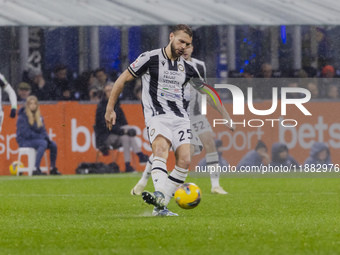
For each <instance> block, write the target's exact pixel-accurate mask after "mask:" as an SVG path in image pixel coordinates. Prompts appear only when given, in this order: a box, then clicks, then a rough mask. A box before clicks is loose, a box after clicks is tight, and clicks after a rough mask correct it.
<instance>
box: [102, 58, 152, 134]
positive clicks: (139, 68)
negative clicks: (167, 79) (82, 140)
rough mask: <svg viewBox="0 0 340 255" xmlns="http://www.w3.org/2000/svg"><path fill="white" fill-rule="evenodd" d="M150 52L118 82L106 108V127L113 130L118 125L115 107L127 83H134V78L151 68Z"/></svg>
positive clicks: (128, 69)
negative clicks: (113, 126)
mask: <svg viewBox="0 0 340 255" xmlns="http://www.w3.org/2000/svg"><path fill="white" fill-rule="evenodd" d="M149 60H150V55H149V52H144V53H143V54H141V55H140V56H139V57H138V58H137V59H136V60H135V62H133V63H132V64H131V65H130V66H129V67H128V68H127V69H126V70H125V71H124V72H123V73H122V74H121V75H120V76H119V78H118V79H117V80H116V82H115V84H114V85H113V89H112V91H111V94H110V98H109V102H108V103H107V106H106V113H105V121H106V126H107V127H108V128H109V129H110V130H111V129H112V125H114V124H115V123H116V113H115V112H114V110H113V109H114V107H115V105H116V103H117V100H118V97H119V95H120V94H121V93H122V91H123V89H124V86H125V83H127V82H129V81H132V80H133V79H134V78H137V77H140V76H142V75H143V74H144V73H145V72H146V71H147V70H148V68H149V63H150V61H149Z"/></svg>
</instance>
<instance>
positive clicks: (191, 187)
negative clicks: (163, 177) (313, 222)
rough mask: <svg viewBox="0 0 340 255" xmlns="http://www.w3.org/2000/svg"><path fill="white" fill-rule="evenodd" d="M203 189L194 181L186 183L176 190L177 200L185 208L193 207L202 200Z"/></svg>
mask: <svg viewBox="0 0 340 255" xmlns="http://www.w3.org/2000/svg"><path fill="white" fill-rule="evenodd" d="M201 195H202V192H201V189H200V188H199V187H198V186H197V185H196V184H194V183H184V184H182V185H181V186H179V187H178V189H177V190H176V192H175V196H174V198H175V201H176V203H177V204H178V205H179V207H181V208H183V209H193V208H195V207H196V206H198V204H199V203H200V202H201Z"/></svg>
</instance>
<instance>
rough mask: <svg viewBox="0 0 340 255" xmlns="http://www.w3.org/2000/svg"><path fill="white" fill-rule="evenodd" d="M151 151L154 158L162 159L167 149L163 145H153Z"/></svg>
mask: <svg viewBox="0 0 340 255" xmlns="http://www.w3.org/2000/svg"><path fill="white" fill-rule="evenodd" d="M152 151H153V154H154V156H156V157H162V158H164V156H165V155H166V154H167V153H168V148H167V146H165V145H164V144H160V143H158V144H155V146H152Z"/></svg>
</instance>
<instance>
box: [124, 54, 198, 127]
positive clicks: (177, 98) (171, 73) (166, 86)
mask: <svg viewBox="0 0 340 255" xmlns="http://www.w3.org/2000/svg"><path fill="white" fill-rule="evenodd" d="M128 70H129V72H130V73H131V74H132V75H133V76H134V77H142V105H143V111H144V117H145V121H146V122H147V121H148V120H149V119H150V118H151V117H153V116H156V115H160V114H166V115H169V116H178V117H183V118H188V114H187V112H186V110H185V109H184V88H185V87H186V86H187V84H188V82H189V81H194V82H190V83H191V84H192V85H193V86H197V87H200V86H204V85H203V82H202V81H201V80H199V79H200V75H199V73H198V71H197V70H196V69H195V67H194V66H193V65H192V63H190V62H187V61H185V60H184V58H183V57H179V58H178V59H176V60H174V61H172V60H171V59H169V57H168V56H167V54H166V51H165V48H162V49H157V50H153V51H147V52H144V53H142V54H141V55H140V56H139V57H138V58H137V60H136V61H135V62H133V63H132V64H131V65H130V66H129V67H128ZM193 78H195V80H193ZM197 81H199V82H197ZM188 86H189V85H188Z"/></svg>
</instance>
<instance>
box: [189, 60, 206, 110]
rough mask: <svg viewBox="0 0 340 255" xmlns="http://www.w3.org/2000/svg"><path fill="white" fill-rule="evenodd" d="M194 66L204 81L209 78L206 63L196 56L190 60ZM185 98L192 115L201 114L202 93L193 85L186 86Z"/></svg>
mask: <svg viewBox="0 0 340 255" xmlns="http://www.w3.org/2000/svg"><path fill="white" fill-rule="evenodd" d="M190 62H191V63H192V64H193V66H194V67H195V68H196V69H197V71H198V72H199V74H200V76H201V77H203V78H204V81H206V80H207V69H206V67H205V63H204V62H203V61H201V60H198V59H196V58H191V61H190ZM184 99H185V100H186V101H187V102H186V107H185V108H186V110H187V111H188V113H189V115H190V116H197V115H200V114H201V108H200V107H201V101H202V97H201V96H200V93H199V92H198V91H197V90H196V89H192V87H191V86H186V88H185V90H184Z"/></svg>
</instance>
